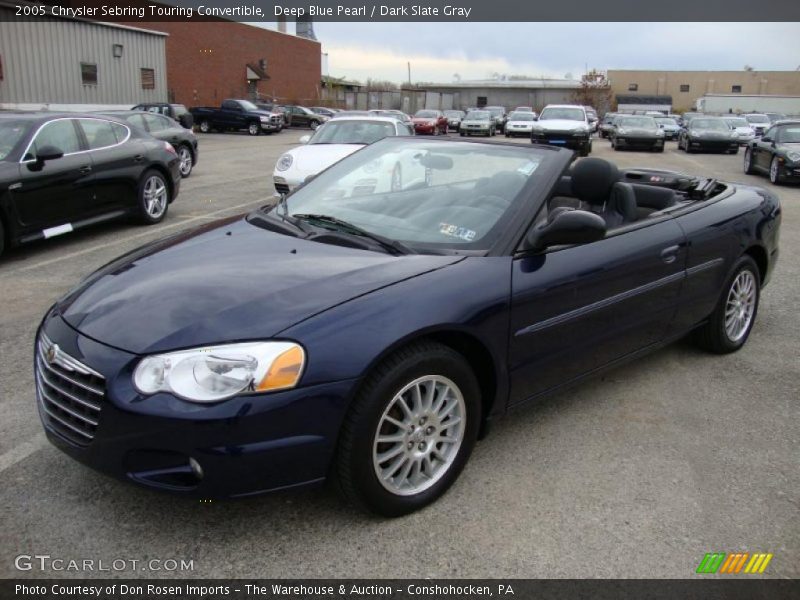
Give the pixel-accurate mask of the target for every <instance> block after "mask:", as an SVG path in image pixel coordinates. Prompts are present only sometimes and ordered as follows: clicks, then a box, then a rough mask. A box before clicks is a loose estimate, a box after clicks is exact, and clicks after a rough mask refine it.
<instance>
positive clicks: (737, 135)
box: [731, 131, 739, 139]
mask: <svg viewBox="0 0 800 600" xmlns="http://www.w3.org/2000/svg"><path fill="white" fill-rule="evenodd" d="M731 137H732V138H734V139H736V138H738V137H739V134H738V133H736V132H735V131H731Z"/></svg>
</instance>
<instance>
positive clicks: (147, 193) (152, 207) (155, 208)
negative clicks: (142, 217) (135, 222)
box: [144, 175, 167, 219]
mask: <svg viewBox="0 0 800 600" xmlns="http://www.w3.org/2000/svg"><path fill="white" fill-rule="evenodd" d="M144 208H145V211H147V214H148V215H149V216H150V217H151V218H152V219H159V218H161V215H163V214H164V211H165V210H167V186H166V184H165V183H164V180H163V179H161V177H158V176H157V175H153V176H151V177H148V179H147V181H145V184H144Z"/></svg>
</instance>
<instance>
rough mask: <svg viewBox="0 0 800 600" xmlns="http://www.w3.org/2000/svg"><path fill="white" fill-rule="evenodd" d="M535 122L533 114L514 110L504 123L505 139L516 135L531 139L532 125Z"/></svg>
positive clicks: (534, 114)
mask: <svg viewBox="0 0 800 600" xmlns="http://www.w3.org/2000/svg"><path fill="white" fill-rule="evenodd" d="M535 122H536V113H535V112H521V111H516V110H515V111H514V112H512V113H511V114H510V115H508V121H507V122H506V137H516V136H518V135H524V136H526V137H531V130H532V129H533V124H534V123H535Z"/></svg>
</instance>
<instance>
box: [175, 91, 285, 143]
mask: <svg viewBox="0 0 800 600" xmlns="http://www.w3.org/2000/svg"><path fill="white" fill-rule="evenodd" d="M189 112H190V113H192V116H193V117H194V122H195V123H197V125H198V127H199V128H200V131H202V132H203V133H209V132H211V131H214V130H216V131H229V130H236V131H239V130H243V129H245V130H247V133H249V134H250V135H259V134H261V133H262V132H264V133H272V132H273V131H280V130H281V129H282V128H283V123H282V122H281V120H282V119H281V116H280V115H278V114H274V113H271V112H269V111H266V110H261V109H260V108H258V107H257V106H256V105H255V104H253V103H252V102H250V101H249V100H235V99H228V100H223V101H222V105H221V106H220V107H219V108H213V107H210V106H200V107H196V108H192V109H190V110H189Z"/></svg>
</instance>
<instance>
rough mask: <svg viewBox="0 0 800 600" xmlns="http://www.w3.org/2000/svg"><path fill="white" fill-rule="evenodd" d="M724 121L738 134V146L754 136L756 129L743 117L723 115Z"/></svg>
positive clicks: (743, 144)
mask: <svg viewBox="0 0 800 600" xmlns="http://www.w3.org/2000/svg"><path fill="white" fill-rule="evenodd" d="M725 122H726V123H727V124H728V127H730V128H731V129H733V130H734V131H735V132H736V133H738V134H739V145H740V146H746V145H747V144H748V142H751V141H753V140H754V139H755V138H756V130H755V129H754V128H753V126H752V125H750V123H749V122H748V121H747V119H745V118H744V117H725Z"/></svg>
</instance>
